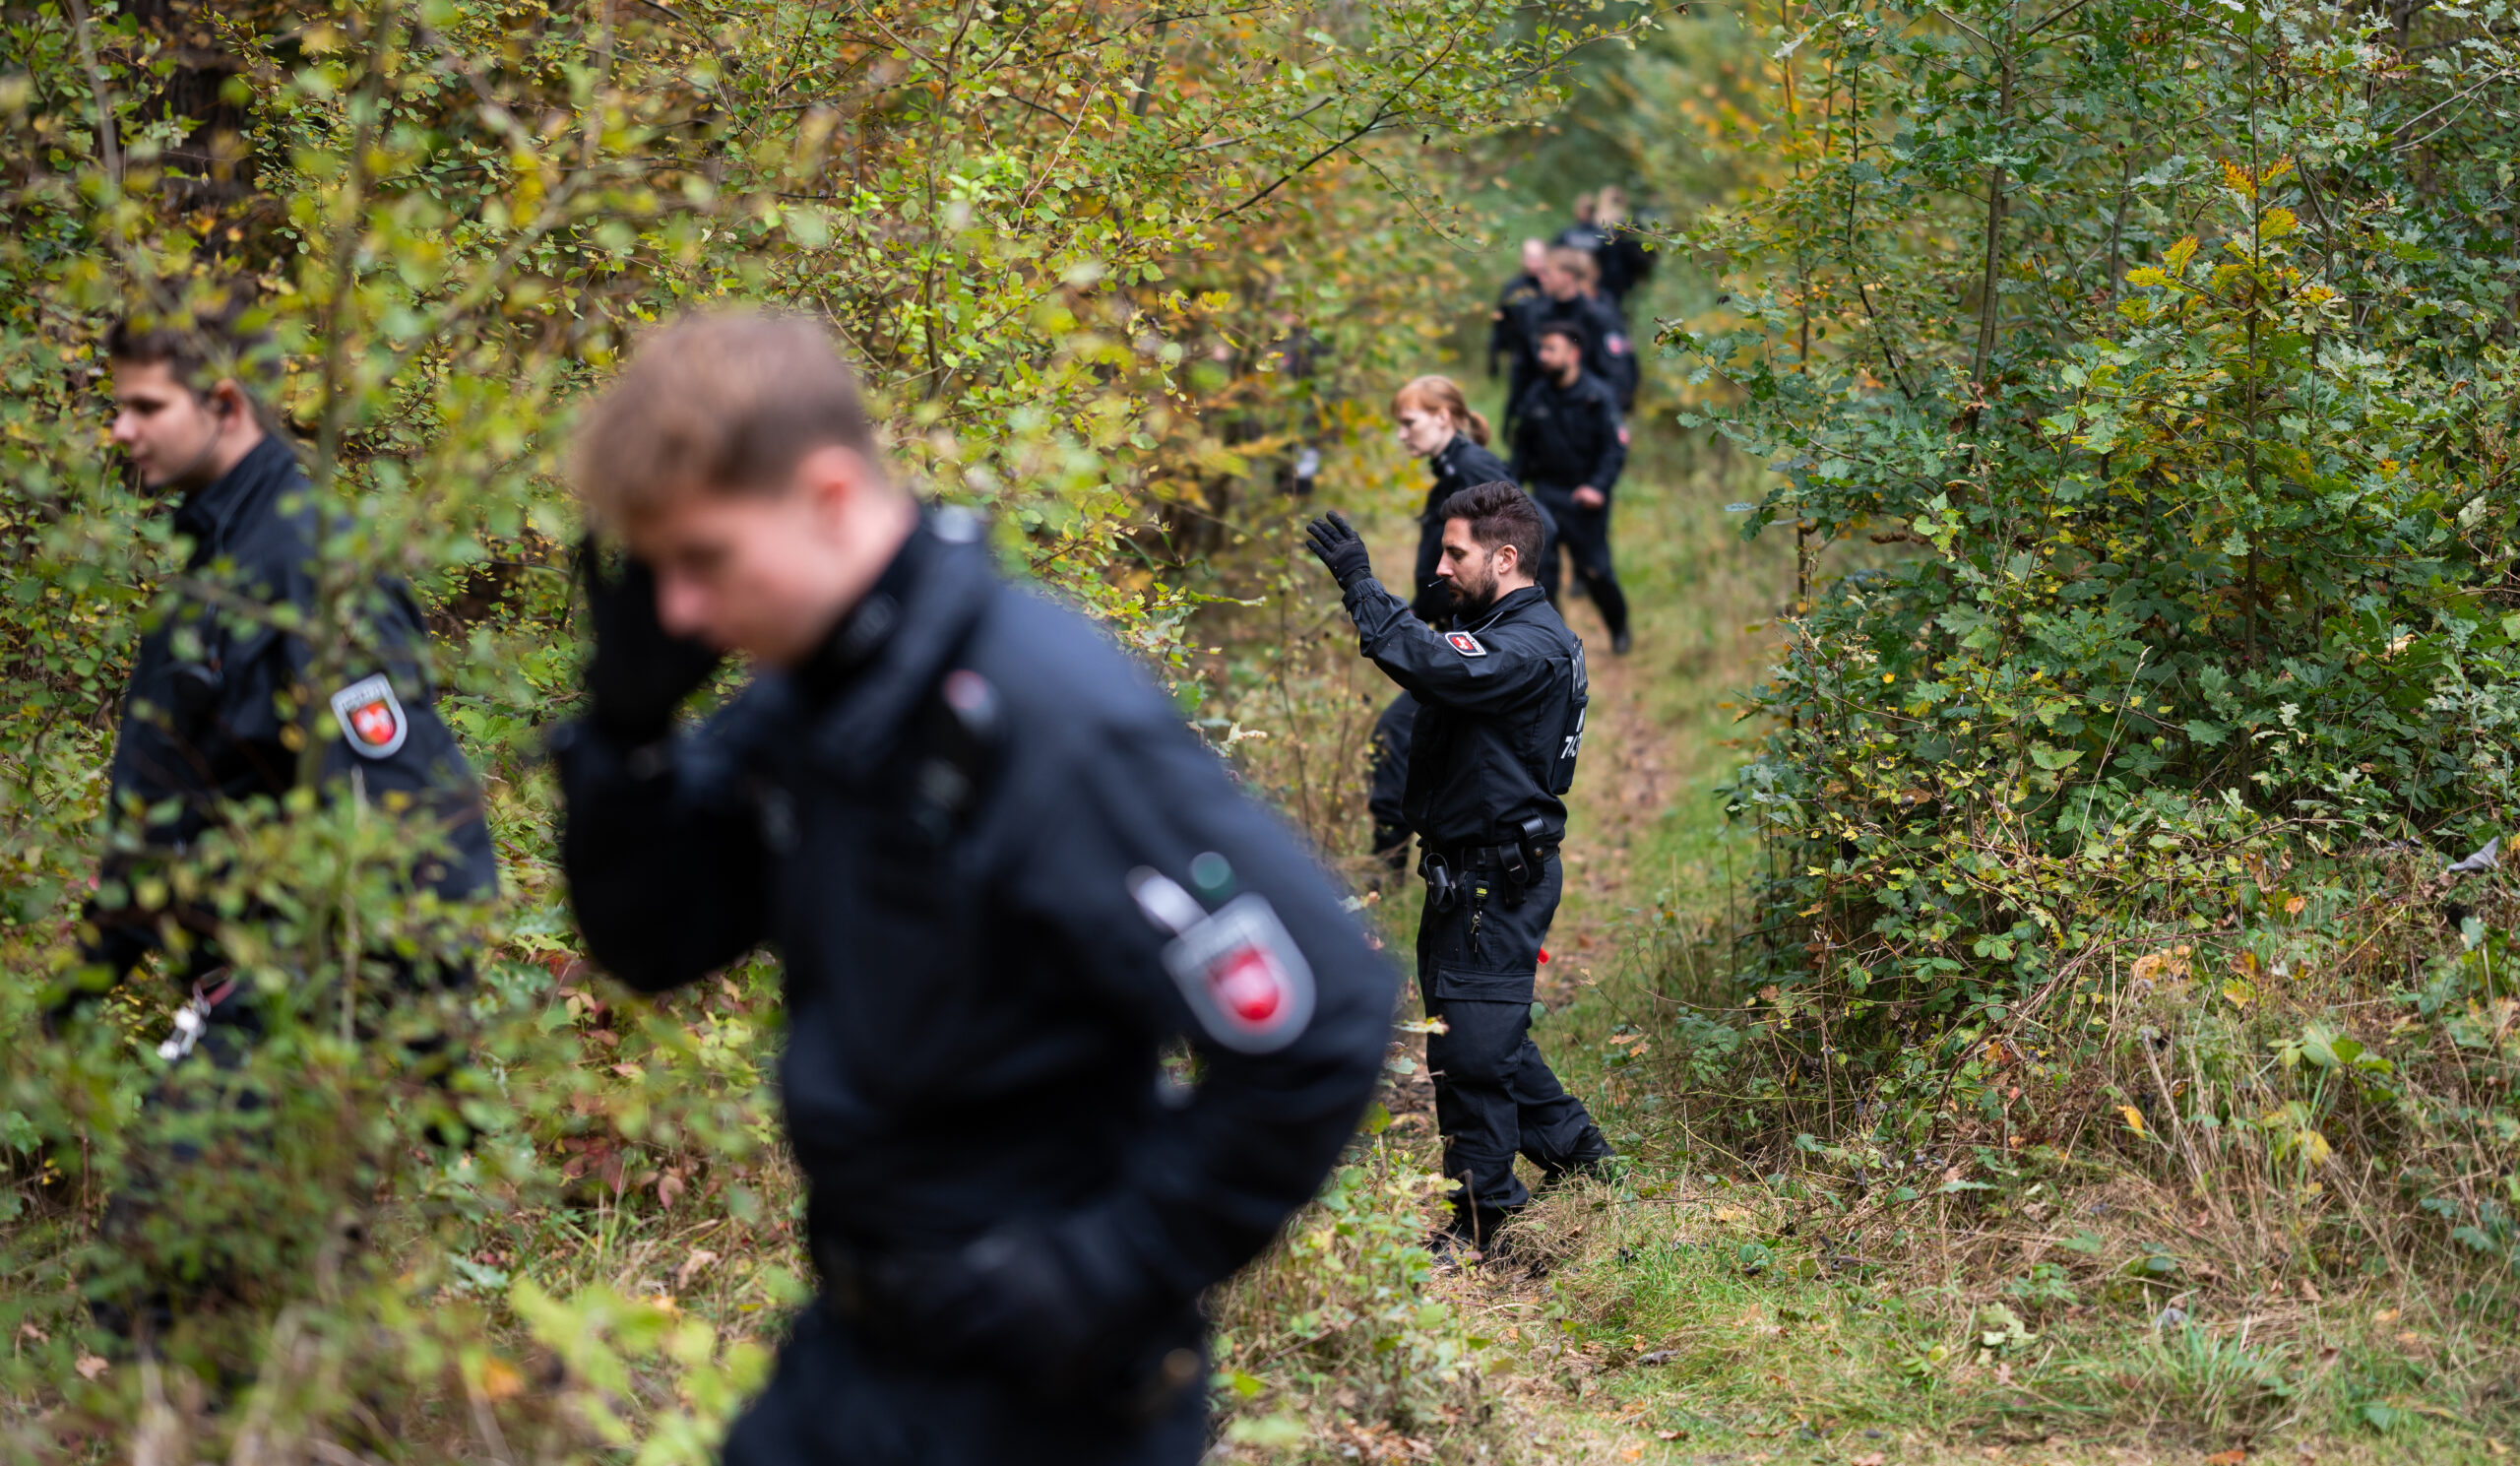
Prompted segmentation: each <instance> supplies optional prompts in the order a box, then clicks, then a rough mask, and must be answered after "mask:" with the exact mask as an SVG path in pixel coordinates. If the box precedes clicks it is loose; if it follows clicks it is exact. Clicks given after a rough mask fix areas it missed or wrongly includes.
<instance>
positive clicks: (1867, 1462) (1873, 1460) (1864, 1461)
mask: <svg viewBox="0 0 2520 1466" xmlns="http://www.w3.org/2000/svg"><path fill="white" fill-rule="evenodd" d="M1889 1459H1890V1457H1889V1456H1888V1455H1887V1454H1885V1453H1884V1452H1881V1451H1877V1450H1868V1451H1865V1452H1864V1453H1863V1454H1862V1455H1859V1456H1858V1457H1856V1458H1855V1459H1854V1460H1852V1461H1850V1462H1848V1463H1847V1466H1881V1463H1882V1462H1884V1461H1887V1460H1889Z"/></svg>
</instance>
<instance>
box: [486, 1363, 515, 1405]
mask: <svg viewBox="0 0 2520 1466" xmlns="http://www.w3.org/2000/svg"><path fill="white" fill-rule="evenodd" d="M524 1388H525V1376H524V1375H522V1374H519V1373H518V1372H517V1371H516V1367H515V1366H513V1365H511V1364H509V1363H508V1362H507V1361H506V1360H503V1359H493V1360H487V1361H484V1362H483V1364H482V1366H481V1397H482V1398H483V1399H486V1400H493V1401H496V1400H508V1399H514V1398H515V1397H516V1396H517V1394H518V1393H519V1392H520V1391H522V1390H523V1389H524Z"/></svg>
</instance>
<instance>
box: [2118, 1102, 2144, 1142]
mask: <svg viewBox="0 0 2520 1466" xmlns="http://www.w3.org/2000/svg"><path fill="white" fill-rule="evenodd" d="M2117 1113H2118V1114H2119V1115H2124V1116H2126V1128H2128V1129H2130V1130H2132V1131H2134V1132H2135V1133H2136V1134H2138V1135H2141V1134H2143V1133H2144V1112H2142V1111H2140V1110H2138V1109H2136V1108H2135V1107H2134V1106H2132V1105H2120V1106H2118V1107H2117Z"/></svg>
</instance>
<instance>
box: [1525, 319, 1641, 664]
mask: <svg viewBox="0 0 2520 1466" xmlns="http://www.w3.org/2000/svg"><path fill="white" fill-rule="evenodd" d="M1540 359H1541V369H1542V377H1541V379H1540V380H1539V381H1537V382H1534V383H1533V384H1532V387H1531V390H1530V391H1529V392H1526V393H1525V394H1523V401H1522V402H1521V404H1519V406H1518V410H1517V411H1516V413H1515V414H1514V475H1515V477H1516V478H1520V479H1521V480H1522V481H1523V482H1524V483H1526V484H1529V485H1530V486H1531V493H1532V497H1533V498H1536V499H1538V500H1539V501H1540V502H1541V504H1542V506H1543V507H1544V508H1546V509H1547V510H1548V512H1549V515H1550V517H1551V518H1552V519H1554V520H1555V521H1556V522H1557V531H1558V538H1559V540H1560V542H1563V543H1564V544H1565V546H1566V551H1567V553H1568V554H1569V555H1570V556H1572V557H1573V559H1574V561H1575V574H1576V576H1577V578H1578V579H1580V580H1582V581H1583V583H1584V594H1586V595H1587V596H1590V597H1592V598H1593V605H1594V606H1595V607H1596V608H1597V609H1599V610H1600V611H1601V613H1602V623H1603V624H1604V625H1606V626H1607V627H1608V628H1609V633H1610V650H1611V651H1612V652H1614V653H1616V654H1618V655H1620V656H1625V655H1626V654H1627V649H1628V646H1629V644H1630V641H1629V636H1628V627H1627V597H1626V596H1625V595H1624V594H1623V593H1621V592H1620V590H1619V587H1618V576H1617V575H1616V574H1615V573H1614V572H1613V571H1612V570H1611V568H1610V490H1611V489H1612V488H1614V487H1616V486H1617V484H1618V476H1619V470H1620V469H1622V468H1624V467H1625V466H1626V464H1627V434H1626V431H1625V429H1624V428H1623V427H1622V425H1621V424H1620V422H1619V414H1618V402H1617V400H1616V399H1615V398H1613V397H1612V396H1611V395H1610V389H1609V388H1608V387H1607V386H1605V385H1603V383H1602V380H1601V378H1599V377H1596V376H1594V375H1593V374H1592V373H1591V372H1588V371H1586V370H1585V369H1584V340H1583V334H1582V328H1580V327H1576V326H1571V325H1564V324H1552V325H1548V326H1544V327H1543V328H1541V341H1540ZM1551 568H1552V569H1553V568H1554V567H1551Z"/></svg>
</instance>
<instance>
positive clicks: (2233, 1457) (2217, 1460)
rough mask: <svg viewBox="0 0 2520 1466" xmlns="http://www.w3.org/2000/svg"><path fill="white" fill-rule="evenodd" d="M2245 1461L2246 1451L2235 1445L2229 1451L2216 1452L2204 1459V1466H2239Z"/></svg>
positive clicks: (2246, 1457)
mask: <svg viewBox="0 0 2520 1466" xmlns="http://www.w3.org/2000/svg"><path fill="white" fill-rule="evenodd" d="M2247 1459H2248V1451H2247V1450H2246V1449H2244V1448H2242V1447H2240V1446H2233V1447H2232V1448H2231V1449H2230V1450H2226V1451H2216V1452H2215V1453H2214V1454H2212V1455H2210V1456H2207V1457H2206V1458H2205V1466H2240V1463H2241V1462H2242V1461H2245V1460H2247Z"/></svg>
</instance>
